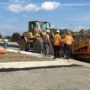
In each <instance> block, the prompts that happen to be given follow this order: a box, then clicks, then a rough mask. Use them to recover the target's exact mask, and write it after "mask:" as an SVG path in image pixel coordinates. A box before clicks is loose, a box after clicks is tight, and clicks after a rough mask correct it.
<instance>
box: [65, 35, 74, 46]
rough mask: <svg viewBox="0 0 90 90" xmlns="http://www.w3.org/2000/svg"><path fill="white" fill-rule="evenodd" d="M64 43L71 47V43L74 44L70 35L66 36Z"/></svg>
mask: <svg viewBox="0 0 90 90" xmlns="http://www.w3.org/2000/svg"><path fill="white" fill-rule="evenodd" d="M64 41H65V43H66V44H69V45H72V43H73V42H74V39H73V37H72V36H71V35H66V36H65V39H64Z"/></svg>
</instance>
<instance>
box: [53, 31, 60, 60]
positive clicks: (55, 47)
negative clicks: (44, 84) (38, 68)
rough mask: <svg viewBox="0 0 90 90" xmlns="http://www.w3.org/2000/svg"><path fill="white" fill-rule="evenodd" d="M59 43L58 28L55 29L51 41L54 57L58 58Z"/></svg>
mask: <svg viewBox="0 0 90 90" xmlns="http://www.w3.org/2000/svg"><path fill="white" fill-rule="evenodd" d="M60 43H61V35H60V32H59V30H57V31H56V34H55V35H54V42H53V49H54V59H55V58H59V57H60V55H59V51H60Z"/></svg>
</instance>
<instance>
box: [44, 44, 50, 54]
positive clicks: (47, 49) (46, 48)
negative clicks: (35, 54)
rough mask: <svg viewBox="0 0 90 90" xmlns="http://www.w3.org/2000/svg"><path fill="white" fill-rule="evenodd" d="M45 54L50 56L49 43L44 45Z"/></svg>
mask: <svg viewBox="0 0 90 90" xmlns="http://www.w3.org/2000/svg"><path fill="white" fill-rule="evenodd" d="M43 53H44V54H45V55H48V54H49V45H48V44H47V43H43Z"/></svg>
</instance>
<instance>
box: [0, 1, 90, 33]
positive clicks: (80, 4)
mask: <svg viewBox="0 0 90 90" xmlns="http://www.w3.org/2000/svg"><path fill="white" fill-rule="evenodd" d="M30 20H45V21H49V22H50V23H51V24H52V26H54V27H55V28H70V29H73V30H79V29H81V28H90V0H0V33H1V34H3V35H11V34H12V33H13V32H20V33H21V32H24V31H27V30H28V21H30Z"/></svg>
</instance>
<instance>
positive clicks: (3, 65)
mask: <svg viewBox="0 0 90 90" xmlns="http://www.w3.org/2000/svg"><path fill="white" fill-rule="evenodd" d="M69 65H73V63H69V62H67V61H64V60H56V61H35V62H7V63H0V69H8V68H18V69H21V68H35V67H36V68H38V67H50V66H69Z"/></svg>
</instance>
